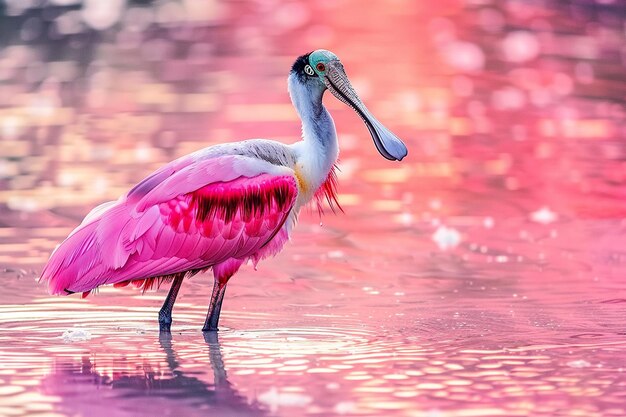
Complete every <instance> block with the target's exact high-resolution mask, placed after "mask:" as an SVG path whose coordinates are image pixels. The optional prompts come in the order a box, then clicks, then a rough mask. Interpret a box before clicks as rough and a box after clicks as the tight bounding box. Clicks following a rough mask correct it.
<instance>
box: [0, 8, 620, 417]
mask: <svg viewBox="0 0 626 417" xmlns="http://www.w3.org/2000/svg"><path fill="white" fill-rule="evenodd" d="M319 48H324V49H329V50H331V51H333V52H334V53H336V54H337V55H338V56H339V57H340V58H341V60H342V61H343V63H344V65H345V68H346V72H347V74H348V76H349V77H350V79H351V81H352V83H353V85H354V87H355V89H356V90H357V92H358V93H359V95H360V96H361V98H362V99H363V101H364V102H365V103H366V104H367V106H368V107H369V108H370V110H371V111H372V113H373V114H374V115H376V116H377V118H379V119H380V120H381V121H382V122H383V123H384V124H385V125H386V126H388V127H389V128H390V129H391V130H392V131H394V132H395V133H397V134H398V136H400V137H401V138H402V139H404V140H405V142H406V143H407V145H408V147H409V155H408V157H407V158H406V159H405V160H403V161H402V162H401V163H391V162H389V161H386V160H384V159H383V158H381V157H380V155H379V154H378V153H377V151H376V150H375V148H374V146H373V144H372V141H371V138H370V137H369V134H368V132H367V129H366V127H365V126H364V125H363V123H362V122H361V120H360V119H359V118H358V116H357V115H356V114H354V113H353V111H352V110H351V109H349V108H347V107H346V106H344V105H343V104H342V103H340V102H339V101H337V100H335V98H334V97H332V96H331V95H328V94H327V95H326V97H325V105H326V106H327V107H328V109H329V110H330V113H331V114H332V116H333V117H334V119H335V122H336V126H337V130H338V134H339V142H340V148H341V154H340V164H339V167H340V169H341V171H340V173H339V202H340V203H341V205H342V206H343V208H344V210H345V214H342V213H339V214H338V215H336V216H335V215H333V214H332V213H330V214H328V213H327V215H326V216H324V217H323V218H322V219H320V217H319V216H318V213H317V211H316V210H311V212H304V213H303V214H302V215H301V217H300V224H299V225H298V227H297V228H296V229H295V232H294V235H293V239H292V242H290V243H289V244H288V245H286V247H285V249H284V251H283V253H281V254H280V255H279V256H277V257H276V258H274V259H271V260H266V261H265V262H263V263H261V265H260V267H259V271H253V270H252V268H242V270H241V272H240V273H239V274H238V275H237V277H236V278H235V279H233V280H232V281H231V283H230V284H229V287H228V294H227V296H226V301H225V303H224V311H223V314H222V319H221V322H220V324H221V325H222V326H223V328H224V330H225V331H223V332H220V341H221V343H219V344H218V343H217V339H216V340H214V341H210V340H208V341H206V343H205V340H204V339H202V336H201V335H199V332H197V330H198V329H199V328H200V326H201V324H202V322H203V320H204V316H205V314H206V306H207V301H208V294H209V290H210V285H211V281H210V280H211V277H210V275H209V274H205V275H199V276H198V277H194V278H193V279H191V280H188V281H186V282H185V284H184V285H183V287H182V290H181V295H180V297H179V301H178V302H177V304H176V308H175V310H174V325H173V328H175V329H176V333H175V335H174V341H173V343H172V341H171V340H169V341H168V340H165V341H163V340H157V335H156V328H157V327H156V312H157V310H158V308H159V307H160V305H161V303H162V301H163V298H164V296H165V291H166V288H162V289H161V290H160V291H159V292H158V293H150V294H146V295H143V296H142V295H140V292H138V291H133V290H132V289H113V288H111V287H103V288H101V290H100V292H99V293H98V294H96V295H94V296H90V297H89V298H87V299H85V300H81V299H79V298H78V297H49V296H48V295H47V293H46V289H45V288H44V286H42V285H37V284H36V283H35V279H36V278H37V277H38V276H39V273H40V271H41V269H42V267H43V265H44V263H45V262H46V260H47V259H48V256H49V254H50V252H51V251H52V250H53V248H54V247H55V246H56V245H57V244H58V243H59V242H60V241H61V240H62V239H64V238H65V237H66V236H67V234H68V233H69V232H70V231H71V230H72V229H73V228H74V227H76V225H77V224H78V223H79V222H80V220H81V219H82V218H83V216H84V215H85V214H86V213H87V212H88V211H89V210H90V209H91V208H92V207H93V206H95V205H96V204H99V203H101V202H103V201H106V200H113V199H117V198H118V197H119V196H120V195H122V194H124V193H125V192H126V191H127V190H128V189H129V188H130V187H131V186H132V185H133V184H135V183H136V182H138V181H139V180H141V179H142V178H144V177H145V176H146V175H148V174H149V173H150V172H152V171H153V170H155V169H156V168H158V167H159V166H161V165H162V164H164V163H166V162H168V161H170V160H172V159H174V158H176V157H179V156H181V155H184V154H187V153H189V152H192V151H195V150H197V149H200V148H203V147H206V146H209V145H213V144H216V143H222V142H229V141H238V140H243V139H248V138H270V139H276V140H279V141H282V142H285V143H292V142H295V141H296V140H299V138H300V123H299V120H298V118H297V115H296V112H295V110H294V109H293V108H292V106H291V103H290V101H289V96H288V93H287V83H286V79H287V75H288V73H289V70H290V68H291V64H292V63H293V61H294V60H295V59H296V57H298V56H299V55H302V54H304V53H307V52H310V51H312V50H315V49H319ZM625 74H626V3H625V2H624V0H437V1H418V0H387V1H371V2H363V1H358V0H336V1H335V0H317V1H301V0H288V1H278V0H232V1H217V0H155V1H151V0H107V1H105V0H4V1H2V0H0V278H1V280H2V284H3V289H2V292H1V293H0V364H1V365H2V366H1V367H0V383H1V384H2V385H1V386H0V388H1V389H0V415H5V414H6V415H28V416H33V415H41V416H43V415H45V416H51V415H53V416H58V415H85V416H95V415H103V416H110V415H112V414H111V413H113V414H115V415H116V416H117V415H129V416H131V415H132V416H137V415H156V414H159V415H181V412H182V414H184V415H207V411H206V410H207V407H208V408H209V409H212V410H213V411H214V414H212V415H229V416H231V415H246V416H247V415H305V414H306V415H324V416H328V415H387V416H392V415H394V416H408V417H434V416H437V417H467V416H479V415H480V416H507V417H509V416H514V415H520V416H521V415H534V416H539V415H545V416H551V417H553V416H557V415H558V416H581V415H585V416H608V415H615V416H623V415H624V414H625V413H626V411H625V410H624V390H625V387H626V379H625V378H626V377H625V374H624V372H623V370H624V363H625V361H626V358H625V357H626V355H625V354H624V352H626V346H625V345H624V334H625V333H624V320H623V318H624V311H623V309H624V308H623V306H624V303H625V302H626V299H625V298H624V296H623V294H624V291H626V287H625V285H626V281H625V280H624V276H625V274H626V251H625V250H624V248H625V247H626V233H625V232H626V220H625V219H626V75H625ZM327 211H328V210H327ZM76 327H78V331H76ZM68 329H69V330H68ZM232 329H236V330H234V331H233V330H232ZM61 335H63V336H61ZM66 336H67V337H66ZM207 343H208V345H209V348H208V350H207V346H206V344H207ZM222 354H223V358H222ZM211 369H212V370H213V371H211ZM226 371H228V377H229V378H230V382H229V380H228V379H226V378H227V375H226ZM101 387H105V388H107V390H104V389H100V388H101ZM220 387H221V388H220ZM109 388H110V389H109ZM220 389H221V390H222V391H221V392H222V394H220ZM223 392H226V394H223ZM220 395H225V396H224V397H220ZM220 398H222V399H221V400H220ZM224 398H225V399H224ZM220 401H221V402H220ZM181 407H187V408H182V409H181ZM181 410H184V411H181ZM215 413H217V414H215Z"/></svg>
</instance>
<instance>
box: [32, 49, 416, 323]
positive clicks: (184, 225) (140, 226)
mask: <svg viewBox="0 0 626 417" xmlns="http://www.w3.org/2000/svg"><path fill="white" fill-rule="evenodd" d="M288 81H289V82H288V85H289V93H290V95H291V100H292V102H293V105H294V106H295V108H296V110H297V112H298V114H299V116H300V118H301V119H302V136H303V140H302V141H300V142H297V143H294V144H291V145H284V144H282V143H278V142H274V141H270V140H263V139H255V140H248V141H244V142H236V143H228V144H222V145H216V146H211V147H209V148H205V149H202V150H200V151H198V152H195V153H192V154H190V155H187V156H183V157H182V158H179V159H177V160H175V161H173V162H171V163H169V164H168V165H165V166H164V167H162V168H161V169H159V170H157V171H156V172H154V173H153V174H152V175H150V176H149V177H147V178H146V179H144V180H143V181H141V182H140V183H139V184H137V185H136V186H135V187H134V188H133V189H131V190H130V191H129V192H128V193H127V194H126V195H124V196H122V197H121V198H120V199H119V200H117V201H114V202H108V203H105V204H103V205H101V206H99V207H97V208H95V209H94V210H92V211H91V213H89V214H88V215H87V217H85V219H84V220H83V222H82V224H81V225H80V226H78V227H77V228H76V229H75V230H74V231H73V232H72V233H71V234H70V235H69V237H68V238H67V239H66V240H65V241H64V242H63V243H61V245H60V246H59V247H58V248H57V249H56V250H55V251H54V252H53V253H52V255H51V258H50V260H49V261H48V264H47V265H46V267H45V268H44V270H43V273H42V279H43V280H44V281H47V282H48V286H49V289H50V291H51V292H52V293H54V294H72V293H75V292H82V293H83V296H85V295H86V294H89V292H90V291H91V290H92V289H94V288H96V287H98V286H99V285H103V284H115V285H116V286H125V285H128V284H129V283H132V284H134V285H136V286H138V287H142V288H144V289H146V288H150V287H152V286H155V285H159V284H160V283H161V282H163V281H170V280H172V281H173V284H172V287H171V289H170V292H169V294H168V295H167V298H166V299H165V303H164V304H163V307H162V308H161V311H160V312H159V323H160V328H161V330H162V331H169V329H170V325H171V322H172V318H171V313H172V307H173V305H174V302H175V300H176V296H177V294H178V290H179V289H180V286H181V284H182V281H183V278H184V277H186V276H187V277H189V276H192V275H194V274H196V273H198V272H200V271H203V270H206V269H208V268H212V269H213V275H214V279H215V282H214V285H213V293H212V295H211V301H210V305H209V311H208V314H207V318H206V321H205V324H204V327H203V330H205V331H209V330H217V325H218V320H219V315H220V309H221V305H222V300H223V297H224V292H225V290H226V284H227V282H228V280H229V279H230V277H231V276H233V274H235V273H236V272H237V270H238V269H239V267H240V266H241V265H242V264H243V263H244V262H246V261H247V260H252V261H253V262H254V263H256V262H258V261H259V260H260V259H263V258H265V257H267V256H270V255H274V254H276V253H278V252H279V251H280V250H281V249H282V247H283V245H284V243H285V242H286V241H287V240H288V238H289V234H290V232H291V229H292V228H293V225H294V224H295V220H296V217H297V215H298V212H299V210H300V208H301V207H302V206H304V205H305V204H307V203H309V202H310V201H312V200H317V202H318V205H319V204H321V201H322V200H323V199H324V198H325V199H327V200H328V202H329V204H330V205H331V207H333V208H334V205H336V204H337V200H336V194H335V187H336V176H335V172H334V166H335V163H336V160H337V156H338V152H339V149H338V144H337V134H336V131H335V125H334V122H333V119H332V117H331V116H330V114H329V113H328V111H327V110H326V108H325V107H324V106H323V104H322V96H323V94H324V91H326V90H330V92H331V93H332V94H333V95H334V96H335V97H336V98H338V99H339V100H341V101H342V102H344V103H345V104H347V105H348V106H350V107H351V108H352V109H354V110H355V111H356V112H357V113H358V115H359V116H360V117H361V118H362V119H363V121H364V122H365V125H366V126H367V128H368V130H369V132H370V134H371V136H372V138H373V140H374V143H375V145H376V148H377V149H378V151H379V152H380V153H381V154H382V155H383V156H384V157H385V158H387V159H389V160H401V159H402V158H404V157H405V156H406V154H407V149H406V147H405V145H404V143H402V141H401V140H400V139H398V138H397V137H396V136H395V135H394V134H393V133H391V132H390V131H389V130H387V129H386V128H385V127H384V126H383V125H382V124H381V123H380V122H379V121H378V120H376V119H375V118H374V117H373V116H372V115H371V114H370V112H369V111H368V110H367V108H366V107H365V106H364V105H363V103H362V102H361V100H360V99H359V98H358V96H357V94H356V93H355V91H354V89H353V88H352V86H351V85H350V82H349V81H348V78H347V76H346V74H345V72H344V69H343V65H342V64H341V62H340V61H339V59H338V58H337V56H335V55H334V54H333V53H331V52H329V51H325V50H317V51H314V52H311V53H309V54H306V55H303V56H301V57H299V58H298V59H297V60H296V61H295V63H294V64H293V67H292V69H291V73H290V75H289V79H288Z"/></svg>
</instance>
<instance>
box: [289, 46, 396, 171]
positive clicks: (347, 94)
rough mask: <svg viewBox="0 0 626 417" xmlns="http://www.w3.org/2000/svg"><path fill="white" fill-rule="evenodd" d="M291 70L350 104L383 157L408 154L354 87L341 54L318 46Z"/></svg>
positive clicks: (388, 157)
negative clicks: (338, 55)
mask: <svg viewBox="0 0 626 417" xmlns="http://www.w3.org/2000/svg"><path fill="white" fill-rule="evenodd" d="M291 71H292V73H293V74H294V75H296V76H297V80H298V82H300V83H302V84H305V85H307V86H308V87H309V88H315V87H318V88H320V89H322V90H326V89H328V90H329V91H330V92H331V93H332V94H333V95H334V96H335V97H337V99H339V100H340V101H342V102H344V103H345V104H347V105H348V106H350V107H351V108H352V109H353V110H354V111H355V112H356V113H357V114H358V115H359V116H360V117H361V119H363V121H364V122H365V125H366V126H367V129H368V130H369V132H370V134H371V135H372V139H373V140H374V144H375V145H376V149H378V152H380V154H381V155H382V156H384V157H385V158H387V159H389V160H392V161H400V160H402V158H404V157H405V156H406V155H407V153H408V151H407V148H406V145H405V144H404V143H403V142H402V141H401V140H400V139H399V138H398V137H397V136H396V135H394V134H393V133H392V132H391V131H390V130H389V129H387V128H386V127H385V126H383V124H382V123H381V122H379V121H378V120H377V119H376V118H375V117H374V116H373V115H372V114H371V113H370V112H369V110H368V109H367V107H365V105H364V104H363V102H362V101H361V99H360V98H359V96H358V95H357V94H356V92H355V91H354V88H352V85H351V84H350V81H349V80H348V76H347V75H346V72H345V71H344V69H343V64H342V63H341V61H340V60H339V58H337V55H335V54H333V53H332V52H330V51H327V50H325V49H318V50H316V51H313V52H311V53H309V54H306V55H302V56H301V57H299V58H298V59H297V60H296V62H295V63H294V64H293V67H292V70H291Z"/></svg>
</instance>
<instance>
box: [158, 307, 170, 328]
mask: <svg viewBox="0 0 626 417" xmlns="http://www.w3.org/2000/svg"><path fill="white" fill-rule="evenodd" d="M171 327H172V316H171V315H170V316H168V315H167V314H163V313H161V312H159V331H160V332H161V333H169V332H170V328H171Z"/></svg>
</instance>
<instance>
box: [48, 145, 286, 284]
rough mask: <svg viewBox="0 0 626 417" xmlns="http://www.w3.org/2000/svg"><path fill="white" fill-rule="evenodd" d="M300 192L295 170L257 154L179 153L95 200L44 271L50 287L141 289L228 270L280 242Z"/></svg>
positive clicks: (228, 272) (277, 246) (275, 248)
mask: <svg viewBox="0 0 626 417" xmlns="http://www.w3.org/2000/svg"><path fill="white" fill-rule="evenodd" d="M297 193H298V189H297V185H296V179H295V177H294V175H293V171H291V170H289V169H287V168H284V167H276V166H274V165H271V164H269V163H266V162H264V161H259V160H256V159H250V158H246V157H241V156H222V157H216V158H211V159H200V158H197V159H194V158H192V157H187V158H183V159H180V160H176V161H174V162H172V163H171V164H169V165H167V166H165V167H163V168H161V169H160V170H158V171H157V172H155V173H154V174H152V175H151V176H149V177H148V178H146V179H145V180H144V181H142V182H140V183H139V184H138V185H137V186H135V187H134V188H133V189H132V190H131V191H130V192H129V193H128V194H127V195H126V196H125V197H123V198H121V199H120V200H118V201H117V202H115V203H113V204H108V205H106V206H101V207H100V208H98V209H96V210H94V212H92V213H91V214H90V215H89V216H88V217H87V218H86V219H85V221H84V222H83V224H81V225H80V226H79V227H78V228H77V229H76V230H75V231H74V232H72V234H70V236H69V237H68V238H67V239H66V240H65V241H64V242H63V243H61V245H60V246H59V247H58V248H57V249H56V250H55V251H54V252H53V253H52V255H51V257H50V260H49V261H48V264H47V265H46V266H45V268H44V270H43V272H42V276H41V278H42V280H44V281H46V282H47V283H48V287H49V290H50V292H51V293H53V294H71V293H74V292H83V293H85V294H87V293H89V291H91V290H92V289H94V288H97V287H98V286H100V285H104V284H116V286H125V285H127V284H128V283H129V282H132V283H133V284H134V285H138V286H142V287H143V288H144V289H146V288H150V287H152V286H154V285H155V284H156V285H158V284H160V283H161V282H162V281H163V280H169V279H172V278H173V277H174V276H175V275H176V274H180V273H188V274H190V275H191V274H194V273H196V272H197V271H199V270H203V269H207V268H210V267H213V268H214V272H215V273H216V277H218V279H219V277H220V276H226V275H228V277H230V276H231V275H232V274H233V273H234V272H236V271H237V269H238V268H239V266H240V265H241V264H242V263H243V262H245V261H246V260H247V259H253V260H254V261H255V262H257V261H258V259H261V258H263V257H265V256H268V254H274V253H276V252H278V251H279V250H280V248H281V247H282V245H283V244H284V243H285V241H286V240H287V238H288V236H287V232H286V230H283V229H284V223H285V220H286V219H287V216H288V215H289V213H290V211H291V209H292V207H293V205H294V203H295V201H296V197H297ZM281 230H283V231H282V232H281ZM226 279H227V278H226Z"/></svg>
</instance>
